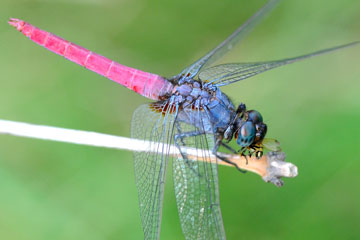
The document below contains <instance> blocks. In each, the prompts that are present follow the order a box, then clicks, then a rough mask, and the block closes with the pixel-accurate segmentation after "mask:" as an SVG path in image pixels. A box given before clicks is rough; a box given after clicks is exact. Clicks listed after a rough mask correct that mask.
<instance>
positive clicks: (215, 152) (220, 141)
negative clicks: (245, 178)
mask: <svg viewBox="0 0 360 240" xmlns="http://www.w3.org/2000/svg"><path fill="white" fill-rule="evenodd" d="M222 144H224V143H223V142H222V140H221V139H216V142H215V146H214V148H213V150H212V152H213V154H214V155H215V156H216V157H217V158H219V159H220V160H221V161H224V162H226V163H229V164H231V165H233V166H234V167H236V169H237V170H239V171H240V172H242V173H246V171H244V170H242V169H241V168H239V166H238V165H237V164H236V163H234V162H232V161H230V160H229V159H227V158H225V157H222V156H219V155H218V153H217V151H218V149H219V147H220V145H222ZM228 147H229V146H228ZM229 148H230V147H229ZM231 149H232V148H231ZM229 150H230V149H229ZM232 150H234V149H232ZM230 151H231V150H230ZM235 152H236V151H235Z"/></svg>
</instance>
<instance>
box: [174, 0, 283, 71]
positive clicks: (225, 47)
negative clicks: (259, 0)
mask: <svg viewBox="0 0 360 240" xmlns="http://www.w3.org/2000/svg"><path fill="white" fill-rule="evenodd" d="M279 1H280V0H269V1H268V2H267V3H266V4H265V5H264V6H263V7H262V8H261V9H260V10H258V11H257V12H256V13H255V14H254V15H253V16H252V17H251V18H250V19H249V20H247V21H246V22H245V23H244V24H243V25H241V26H240V27H239V28H238V29H236V30H235V32H233V33H232V34H231V35H230V36H229V37H228V38H227V39H225V40H224V41H223V42H222V43H220V44H219V45H218V46H217V47H215V48H214V49H213V50H211V51H210V52H208V53H207V54H206V55H205V56H203V57H202V58H200V59H199V60H197V61H196V62H194V63H193V64H192V65H190V66H189V67H187V68H185V69H184V70H183V71H182V72H181V73H180V75H178V78H179V77H180V78H181V77H186V78H193V77H195V76H196V74H197V73H198V72H199V71H200V69H201V68H203V67H205V66H209V65H210V64H212V63H213V62H215V61H216V60H217V59H219V58H221V57H222V56H224V55H225V54H226V53H227V52H228V51H230V50H231V49H232V48H233V47H234V46H235V45H236V44H237V43H238V42H240V41H241V40H242V39H243V38H244V37H245V36H246V35H247V34H248V33H249V32H250V31H251V30H252V29H253V28H254V27H255V26H256V25H257V24H258V23H259V22H260V21H261V20H262V19H263V18H264V17H265V16H266V14H267V13H269V12H270V11H271V10H272V9H273V8H274V7H275V6H276V4H277V3H278V2H279Z"/></svg>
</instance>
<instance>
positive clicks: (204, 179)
mask: <svg viewBox="0 0 360 240" xmlns="http://www.w3.org/2000/svg"><path fill="white" fill-rule="evenodd" d="M194 114H198V116H197V117H195V119H199V121H202V120H201V119H204V118H203V117H204V114H201V113H200V111H199V112H198V113H194ZM175 125H176V127H175V128H176V133H177V134H180V133H182V134H185V135H186V134H188V135H192V136H191V137H184V138H182V139H180V140H179V141H176V142H177V143H178V144H179V146H180V149H183V147H192V148H196V149H198V150H197V155H198V156H201V158H202V159H203V160H204V161H195V160H190V159H189V158H188V156H187V155H186V153H184V154H185V155H184V158H174V159H173V178H174V186H175V196H176V202H177V207H178V212H179V217H180V222H181V227H182V231H183V233H184V236H185V239H187V240H193V239H200V240H201V239H204V240H219V239H225V231H224V226H223V221H222V216H221V211H220V203H219V185H218V171H217V164H216V159H211V158H210V157H209V149H212V147H213V146H214V136H213V135H208V134H201V133H203V132H204V128H203V127H202V126H203V124H202V123H201V122H200V123H198V124H185V123H182V122H179V121H177V122H176V123H175ZM195 125H198V126H199V125H200V127H194V126H195ZM193 135H196V136H193ZM175 136H176V135H175ZM178 136H179V135H178ZM182 152H183V151H182Z"/></svg>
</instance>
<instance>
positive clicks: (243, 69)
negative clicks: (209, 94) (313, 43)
mask: <svg viewBox="0 0 360 240" xmlns="http://www.w3.org/2000/svg"><path fill="white" fill-rule="evenodd" d="M358 43H359V41H357V42H353V43H349V44H345V45H341V46H336V47H333V48H328V49H324V50H320V51H317V52H313V53H310V54H306V55H302V56H298V57H293V58H287V59H282V60H277V61H269V62H256V63H230V64H221V65H217V66H214V67H210V68H207V69H205V70H203V71H201V72H200V74H199V78H200V79H201V81H205V82H208V83H212V84H214V85H216V86H218V87H221V86H224V85H228V84H230V83H234V82H237V81H240V80H244V79H246V78H249V77H252V76H254V75H257V74H259V73H262V72H265V71H268V70H270V69H273V68H276V67H280V66H283V65H286V64H290V63H294V62H297V61H300V60H304V59H307V58H310V57H315V56H318V55H322V54H325V53H329V52H332V51H335V50H339V49H342V48H345V47H350V46H353V45H355V44H358Z"/></svg>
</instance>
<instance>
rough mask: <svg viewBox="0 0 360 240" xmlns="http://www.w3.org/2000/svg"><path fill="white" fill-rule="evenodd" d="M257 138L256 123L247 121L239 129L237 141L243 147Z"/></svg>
mask: <svg viewBox="0 0 360 240" xmlns="http://www.w3.org/2000/svg"><path fill="white" fill-rule="evenodd" d="M254 138H255V125H254V124H253V123H252V122H249V121H248V122H245V123H244V124H243V125H242V126H241V127H240V129H239V130H238V137H237V139H236V143H237V144H239V145H240V146H241V147H248V146H250V145H251V144H252V143H253V141H254Z"/></svg>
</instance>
